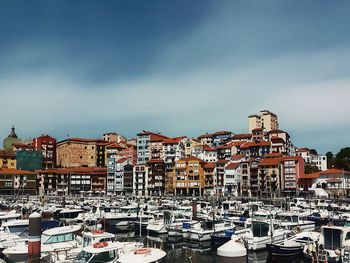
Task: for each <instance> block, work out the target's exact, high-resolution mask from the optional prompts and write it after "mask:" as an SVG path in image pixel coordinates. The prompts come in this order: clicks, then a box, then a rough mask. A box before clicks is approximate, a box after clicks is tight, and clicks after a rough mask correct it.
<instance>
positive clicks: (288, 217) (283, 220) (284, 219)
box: [275, 215, 292, 222]
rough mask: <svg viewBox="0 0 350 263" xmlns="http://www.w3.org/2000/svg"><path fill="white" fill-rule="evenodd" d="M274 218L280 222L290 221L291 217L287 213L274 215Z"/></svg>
mask: <svg viewBox="0 0 350 263" xmlns="http://www.w3.org/2000/svg"><path fill="white" fill-rule="evenodd" d="M275 219H276V220H280V221H281V222H292V217H291V216H287V215H276V217H275Z"/></svg>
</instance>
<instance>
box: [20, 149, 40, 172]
mask: <svg viewBox="0 0 350 263" xmlns="http://www.w3.org/2000/svg"><path fill="white" fill-rule="evenodd" d="M43 159H44V158H43V153H42V152H41V151H36V150H17V151H16V168H17V169H20V170H28V171H35V170H40V169H42V165H43Z"/></svg>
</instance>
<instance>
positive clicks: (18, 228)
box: [7, 225, 28, 233]
mask: <svg viewBox="0 0 350 263" xmlns="http://www.w3.org/2000/svg"><path fill="white" fill-rule="evenodd" d="M7 229H8V231H9V232H10V233H23V232H28V225H22V226H20V225H19V226H8V227H7Z"/></svg>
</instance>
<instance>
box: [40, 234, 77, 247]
mask: <svg viewBox="0 0 350 263" xmlns="http://www.w3.org/2000/svg"><path fill="white" fill-rule="evenodd" d="M73 239H74V235H73V233H67V234H61V235H54V236H46V235H44V237H43V243H44V244H53V243H60V242H67V241H72V240H73Z"/></svg>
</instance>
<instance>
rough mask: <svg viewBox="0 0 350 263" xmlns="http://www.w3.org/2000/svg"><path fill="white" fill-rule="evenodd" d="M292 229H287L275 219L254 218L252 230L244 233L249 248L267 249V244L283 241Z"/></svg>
mask: <svg viewBox="0 0 350 263" xmlns="http://www.w3.org/2000/svg"><path fill="white" fill-rule="evenodd" d="M289 233H290V230H286V229H284V228H282V227H280V226H279V225H277V224H274V223H273V220H272V219H270V220H252V225H251V228H250V231H249V232H248V233H246V234H244V238H245V240H246V241H247V242H248V249H249V250H260V249H266V244H268V243H273V242H277V241H281V240H283V239H284V237H285V236H286V235H288V234H289Z"/></svg>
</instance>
